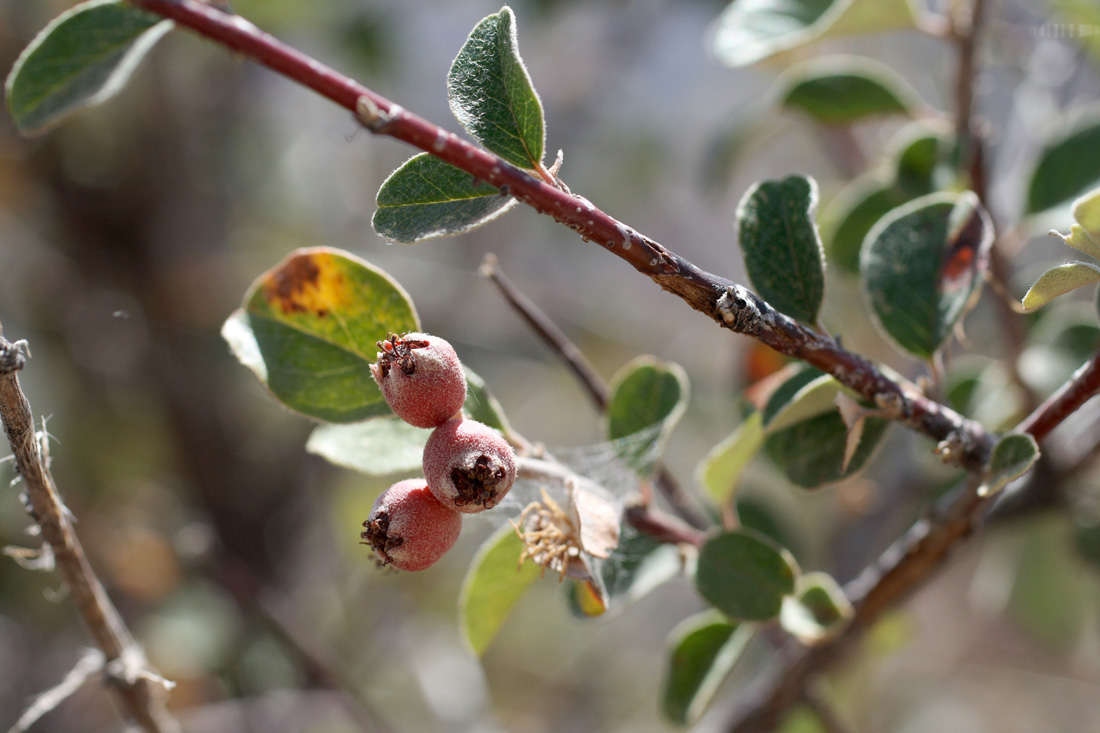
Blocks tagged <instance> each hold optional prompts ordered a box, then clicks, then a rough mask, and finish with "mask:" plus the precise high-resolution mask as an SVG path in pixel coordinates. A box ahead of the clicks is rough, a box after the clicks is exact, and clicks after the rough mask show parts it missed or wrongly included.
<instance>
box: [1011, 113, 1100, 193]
mask: <svg viewBox="0 0 1100 733" xmlns="http://www.w3.org/2000/svg"><path fill="white" fill-rule="evenodd" d="M1098 182H1100V114H1098V113H1093V114H1091V115H1089V116H1088V117H1085V118H1084V119H1083V120H1082V121H1081V122H1079V123H1078V124H1077V125H1075V126H1074V127H1072V128H1070V129H1069V130H1067V131H1066V132H1065V133H1063V134H1062V135H1061V136H1059V137H1058V138H1056V139H1054V140H1051V141H1050V142H1049V143H1047V145H1046V147H1045V148H1044V149H1043V152H1042V153H1041V154H1040V155H1039V161H1038V163H1037V164H1036V166H1035V170H1034V172H1033V173H1032V174H1031V181H1030V183H1029V184H1028V192H1027V213H1028V214H1035V213H1038V212H1040V211H1045V210H1047V209H1049V208H1052V207H1054V206H1058V205H1059V204H1064V203H1066V202H1067V201H1069V200H1071V199H1073V198H1074V197H1075V196H1079V195H1080V194H1082V193H1084V192H1085V191H1087V190H1088V189H1090V188H1092V187H1094V186H1096V184H1097V183H1098Z"/></svg>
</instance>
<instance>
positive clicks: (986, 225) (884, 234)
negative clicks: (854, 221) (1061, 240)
mask: <svg viewBox="0 0 1100 733" xmlns="http://www.w3.org/2000/svg"><path fill="white" fill-rule="evenodd" d="M992 242H993V225H992V223H991V222H990V220H989V216H988V214H986V213H985V210H984V209H983V208H982V206H981V204H979V203H978V199H977V197H976V196H974V194H973V193H970V192H966V193H963V194H932V195H930V196H925V197H923V198H919V199H916V200H914V201H912V202H910V203H909V204H906V205H905V206H902V207H900V208H898V209H895V210H894V211H893V212H891V213H890V214H888V215H887V216H885V217H884V218H883V219H881V220H880V221H879V222H878V224H876V225H875V227H874V228H873V229H872V230H871V231H870V232H869V233H868V235H867V239H866V241H865V242H864V245H863V251H862V253H861V256H860V272H861V273H862V275H863V291H864V295H865V296H866V298H867V302H868V304H869V305H870V307H871V311H872V312H873V314H874V316H875V319H876V321H877V323H878V324H879V326H880V327H881V328H882V330H883V331H884V332H885V333H886V334H888V335H889V336H890V337H891V338H892V339H893V340H894V342H895V343H896V344H897V345H898V346H899V347H901V348H902V349H904V350H905V351H908V352H909V353H911V354H913V355H915V356H917V357H920V358H923V359H928V358H931V356H932V355H933V354H934V353H935V352H936V351H937V350H938V349H939V348H940V346H942V345H943V343H944V341H946V340H947V338H948V336H950V335H951V332H952V330H953V329H954V328H955V324H956V323H958V321H959V319H960V318H962V316H963V314H964V313H965V311H966V307H967V303H968V301H969V300H970V296H971V295H972V294H973V293H974V291H975V290H976V289H977V288H978V287H979V286H980V285H981V282H982V275H983V273H984V271H985V269H986V268H987V267H988V265H989V247H990V245H991V244H992Z"/></svg>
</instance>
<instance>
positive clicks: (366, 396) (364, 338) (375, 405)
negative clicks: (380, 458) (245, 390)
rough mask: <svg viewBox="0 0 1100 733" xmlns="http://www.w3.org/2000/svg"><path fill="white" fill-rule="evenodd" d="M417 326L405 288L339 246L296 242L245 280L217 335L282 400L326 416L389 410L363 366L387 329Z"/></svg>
mask: <svg viewBox="0 0 1100 733" xmlns="http://www.w3.org/2000/svg"><path fill="white" fill-rule="evenodd" d="M417 330H419V320H418V319H417V316H416V310H415V309H414V308H413V304H412V301H411V300H410V299H409V296H408V293H406V292H405V291H404V289H402V288H401V286H400V285H398V284H397V283H396V282H395V281H394V280H393V279H392V278H391V277H390V276H389V275H387V274H386V273H385V272H383V271H382V270H379V269H378V268H376V267H374V266H373V265H370V264H368V263H366V262H364V261H363V260H360V259H358V258H356V257H352V256H351V255H349V254H347V253H346V252H341V251H339V250H334V249H328V248H324V247H319V248H314V249H301V250H297V251H295V252H293V253H291V254H290V255H289V256H288V257H287V258H286V259H285V260H283V261H282V262H280V263H279V264H278V265H276V266H275V267H274V268H272V269H271V270H269V271H268V272H266V273H264V274H263V275H261V276H260V277H259V279H257V280H256V282H255V283H253V284H252V287H250V288H249V290H248V293H247V294H246V295H245V298H244V305H243V307H242V308H241V309H239V310H238V311H237V312H235V313H234V314H233V315H232V316H230V318H229V320H228V321H226V323H225V326H223V328H222V336H223V337H224V338H225V339H226V341H228V342H229V345H230V347H231V348H232V349H233V353H234V354H235V355H236V356H237V358H238V359H239V360H240V361H241V362H242V363H243V364H244V365H245V366H247V367H249V368H250V369H252V371H253V372H254V373H255V374H256V376H257V377H259V378H260V381H261V382H263V384H264V385H265V386H266V387H267V388H268V389H269V390H271V393H272V394H273V395H274V396H275V397H276V398H277V399H278V400H279V401H280V402H282V403H283V404H284V405H286V406H287V407H289V408H290V409H292V410H295V411H297V412H300V413H302V414H304V415H308V416H309V417H313V418H317V419H319V420H325V421H328V422H358V421H360V420H366V419H367V418H370V417H375V416H379V415H388V414H390V408H389V407H388V406H387V405H386V402H385V400H383V399H382V393H381V392H380V391H379V389H378V385H377V384H375V382H374V379H373V377H371V374H370V370H369V369H368V365H369V364H370V363H372V362H373V361H374V360H375V357H376V354H377V347H376V343H377V342H378V341H380V340H382V339H384V338H386V336H387V335H388V334H389V333H391V332H392V333H405V332H408V331H417Z"/></svg>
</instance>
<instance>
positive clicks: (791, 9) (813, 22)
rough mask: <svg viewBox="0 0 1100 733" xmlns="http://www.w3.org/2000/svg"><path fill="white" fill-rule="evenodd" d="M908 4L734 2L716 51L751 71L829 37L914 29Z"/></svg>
mask: <svg viewBox="0 0 1100 733" xmlns="http://www.w3.org/2000/svg"><path fill="white" fill-rule="evenodd" d="M917 12H918V11H917V9H916V8H915V7H913V6H912V5H910V3H909V2H907V0H734V2H732V3H730V5H729V6H728V7H727V8H726V9H725V11H723V13H722V15H721V16H720V17H719V18H718V21H717V23H716V25H715V29H714V35H713V41H712V42H713V48H714V52H715V55H716V56H717V58H718V60H719V61H721V62H722V63H724V64H726V65H727V66H747V65H749V64H755V63H756V62H758V61H763V60H764V59H766V58H768V57H770V56H774V55H776V54H779V53H782V52H785V51H789V50H791V49H793V48H795V47H797V46H801V45H804V44H807V43H810V42H811V41H818V40H821V39H824V38H830V37H836V36H843V35H851V34H856V33H874V32H881V31H888V30H896V29H899V28H907V27H910V26H911V25H913V22H914V17H915V14H916V13H917Z"/></svg>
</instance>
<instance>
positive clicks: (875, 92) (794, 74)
mask: <svg viewBox="0 0 1100 733" xmlns="http://www.w3.org/2000/svg"><path fill="white" fill-rule="evenodd" d="M780 84H781V91H780V93H779V97H780V104H781V105H782V106H783V107H785V108H787V109H794V110H798V111H801V112H803V113H805V114H807V115H809V116H810V117H812V118H813V119H815V120H817V121H818V122H823V123H826V124H842V123H850V122H855V121H857V120H860V119H864V118H866V117H875V116H884V115H896V114H897V115H909V114H910V113H911V111H912V110H913V109H914V108H915V107H916V106H917V102H916V94H915V92H913V91H912V89H910V88H909V86H908V84H907V83H906V82H905V80H904V79H903V78H902V77H901V76H899V75H898V74H897V73H895V72H894V71H893V70H892V69H890V68H889V67H888V66H885V65H883V64H880V63H878V62H876V61H872V60H871V59H868V58H859V57H854V56H830V57H825V58H817V59H813V60H811V61H807V62H805V63H803V64H800V65H798V66H796V67H794V68H792V69H791V70H790V71H789V72H787V74H786V75H785V76H784V79H783V80H782V81H781V82H780Z"/></svg>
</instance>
